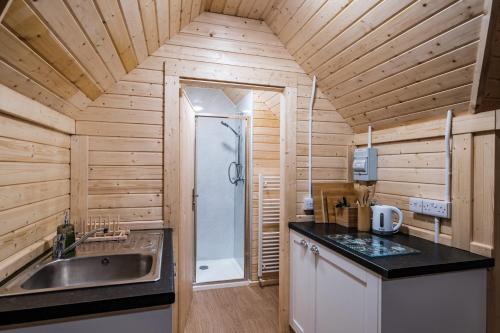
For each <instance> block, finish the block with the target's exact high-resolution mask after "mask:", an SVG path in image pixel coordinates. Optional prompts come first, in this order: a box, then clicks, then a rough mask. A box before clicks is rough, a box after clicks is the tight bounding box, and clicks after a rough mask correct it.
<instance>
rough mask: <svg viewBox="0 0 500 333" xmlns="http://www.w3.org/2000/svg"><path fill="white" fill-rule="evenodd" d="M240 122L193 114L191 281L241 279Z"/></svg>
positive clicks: (242, 185)
mask: <svg viewBox="0 0 500 333" xmlns="http://www.w3.org/2000/svg"><path fill="white" fill-rule="evenodd" d="M243 124H244V123H243V121H242V120H241V119H239V118H236V119H232V118H225V117H214V116H197V117H196V195H197V201H196V279H195V282H196V283H207V282H216V281H227V280H238V279H243V278H244V246H245V181H244V179H243V178H244V175H245V152H244V148H245V144H244V141H245V131H244V126H243ZM238 175H239V177H238ZM239 178H241V179H239Z"/></svg>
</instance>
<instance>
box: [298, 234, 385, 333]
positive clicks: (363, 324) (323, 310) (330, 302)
mask: <svg viewBox="0 0 500 333" xmlns="http://www.w3.org/2000/svg"><path fill="white" fill-rule="evenodd" d="M290 235H291V236H290V237H291V238H290V253H291V262H290V274H291V277H290V279H291V281H290V285H291V289H290V325H291V326H292V328H293V329H294V331H295V332H296V333H311V332H316V333H334V332H339V333H344V332H349V333H358V332H359V333H371V332H378V325H377V319H378V317H379V316H378V289H379V283H380V279H378V278H377V277H376V276H375V275H372V274H371V273H369V272H367V271H365V270H363V269H361V268H359V267H357V266H355V265H353V264H351V263H349V262H348V261H347V260H346V259H344V258H343V257H341V256H340V255H338V254H336V253H334V252H333V251H331V250H329V249H327V248H324V247H323V246H321V245H319V244H317V243H316V242H313V241H311V240H310V239H309V238H307V237H304V236H301V235H300V234H298V233H295V232H292V233H291V234H290Z"/></svg>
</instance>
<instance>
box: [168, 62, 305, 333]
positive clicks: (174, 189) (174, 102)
mask: <svg viewBox="0 0 500 333" xmlns="http://www.w3.org/2000/svg"><path fill="white" fill-rule="evenodd" d="M164 73H168V71H167V70H166V69H165V71H164ZM181 82H182V83H187V84H189V83H191V84H195V85H198V86H200V85H206V86H210V87H216V86H221V87H235V88H246V89H252V90H267V91H269V90H270V91H276V92H279V93H281V95H280V176H281V181H280V199H281V200H280V201H281V207H280V248H279V253H280V255H279V262H280V274H279V309H278V316H279V320H278V322H279V331H280V332H283V333H284V332H288V331H289V315H288V313H289V298H290V295H289V233H290V231H289V229H288V222H289V221H291V220H293V219H294V218H295V217H296V205H297V193H296V188H297V185H296V123H297V86H264V85H255V84H251V83H247V82H221V81H209V80H206V79H196V78H182V77H180V76H174V75H165V76H164V99H163V104H164V108H163V109H164V117H163V121H164V124H163V125H164V127H163V151H164V154H163V159H164V160H163V161H164V163H163V200H164V203H163V219H164V225H165V227H169V228H172V229H173V233H172V235H173V248H174V260H175V262H177V254H178V234H177V226H178V224H177V223H179V220H180V206H179V189H180V180H179V174H180V173H179V171H180V170H179V164H180V163H179V157H180V154H179V153H180V151H179V150H180V149H179V142H180V131H179V121H180V119H179V105H180V93H181V92H180V88H181ZM175 292H176V298H177V299H178V298H179V297H183V295H179V294H178V279H175ZM184 315H187V314H180V313H179V312H178V309H177V302H176V303H174V304H173V332H178V329H179V327H178V323H179V319H180V317H179V316H184Z"/></svg>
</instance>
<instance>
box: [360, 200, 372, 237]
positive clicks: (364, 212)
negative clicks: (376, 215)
mask: <svg viewBox="0 0 500 333" xmlns="http://www.w3.org/2000/svg"><path fill="white" fill-rule="evenodd" d="M370 215H371V207H370V206H358V231H370V227H371V221H370Z"/></svg>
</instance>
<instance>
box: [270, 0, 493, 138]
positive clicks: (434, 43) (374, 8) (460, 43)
mask: <svg viewBox="0 0 500 333" xmlns="http://www.w3.org/2000/svg"><path fill="white" fill-rule="evenodd" d="M488 1H489V0H486V2H488ZM484 5H485V0H459V1H456V0H438V1H427V0H404V1H392V0H381V1H380V0H354V1H349V0H342V1H326V0H321V1H308V0H284V1H276V2H275V5H274V6H272V9H271V10H270V11H269V13H268V14H267V15H266V16H265V18H264V19H265V22H266V23H267V24H268V25H269V26H270V28H271V30H273V32H274V33H275V34H276V35H278V36H279V38H280V40H281V41H282V42H283V43H284V44H285V46H286V48H287V50H288V51H289V52H290V53H291V54H292V55H293V57H294V59H295V60H297V62H298V63H299V64H300V65H301V67H302V68H303V69H304V70H305V71H306V72H307V73H308V74H310V75H312V74H316V75H317V77H318V80H319V81H318V82H319V87H320V88H321V89H322V91H323V93H324V94H325V95H326V96H327V97H328V98H329V99H330V101H331V102H332V104H333V105H334V106H335V107H336V108H337V111H338V112H339V113H340V114H341V115H342V116H344V118H346V120H347V122H348V123H349V125H351V126H352V127H353V128H354V130H355V132H366V127H367V124H368V123H371V124H372V125H374V126H375V127H376V128H377V129H382V128H387V127H392V126H398V125H402V124H405V123H410V122H411V121H413V120H422V121H425V120H427V119H428V118H429V117H431V116H436V115H441V116H442V115H443V114H444V113H446V110H447V109H448V108H450V107H453V108H455V110H457V111H459V110H460V111H465V110H467V109H469V104H470V99H471V87H472V82H473V77H474V67H475V63H476V58H477V56H478V44H479V43H478V39H479V37H480V33H481V26H482V21H483V18H485V17H487V16H488V15H485V14H488V12H487V11H485V7H484Z"/></svg>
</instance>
